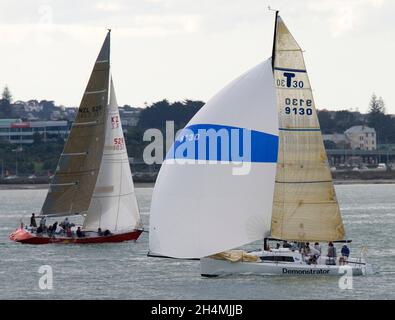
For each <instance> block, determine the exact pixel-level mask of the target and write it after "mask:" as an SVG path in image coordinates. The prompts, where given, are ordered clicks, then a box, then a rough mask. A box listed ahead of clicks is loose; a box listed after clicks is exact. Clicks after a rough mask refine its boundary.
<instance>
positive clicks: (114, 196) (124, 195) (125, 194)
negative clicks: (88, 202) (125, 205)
mask: <svg viewBox="0 0 395 320" xmlns="http://www.w3.org/2000/svg"><path fill="white" fill-rule="evenodd" d="M103 193H104V192H103ZM134 193H135V192H128V193H124V194H117V195H111V196H99V195H96V196H92V198H116V197H119V198H121V197H126V196H129V195H131V194H134Z"/></svg>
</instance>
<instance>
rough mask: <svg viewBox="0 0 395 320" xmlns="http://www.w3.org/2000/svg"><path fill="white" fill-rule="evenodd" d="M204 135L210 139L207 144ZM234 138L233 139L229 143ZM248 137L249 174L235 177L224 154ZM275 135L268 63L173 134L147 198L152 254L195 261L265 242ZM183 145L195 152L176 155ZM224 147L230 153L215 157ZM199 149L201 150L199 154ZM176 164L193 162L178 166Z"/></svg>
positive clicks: (230, 159)
mask: <svg viewBox="0 0 395 320" xmlns="http://www.w3.org/2000/svg"><path fill="white" fill-rule="evenodd" d="M209 132H210V134H212V135H213V136H211V137H213V138H212V139H211V140H210V138H209V137H208V134H209ZM233 134H235V136H236V137H237V139H236V141H234V140H232V138H231V137H233V136H232V135H233ZM248 135H250V138H251V139H250V150H249V151H250V152H251V154H250V155H249V157H248V158H245V159H244V160H243V161H244V162H243V164H244V165H248V166H249V167H250V171H249V172H247V173H246V174H241V175H235V172H234V171H233V169H234V168H235V166H237V163H238V162H239V161H240V160H237V154H236V155H235V154H234V153H233V152H231V153H232V154H231V155H230V154H229V152H230V150H229V149H233V147H234V145H235V144H237V142H239V141H238V140H239V139H242V138H241V136H243V139H244V138H245V137H246V136H248ZM277 135H278V119H277V108H276V97H275V88H274V84H273V73H272V68H271V62H270V59H269V60H267V61H265V62H263V63H261V64H259V65H258V66H256V67H254V68H253V69H251V70H250V71H248V72H246V73H245V74H243V75H242V76H240V77H239V78H238V79H236V80H234V81H233V82H231V83H230V84H229V85H228V86H226V87H225V88H224V89H222V90H221V91H220V92H219V93H218V94H217V95H215V96H214V97H213V98H212V99H210V100H209V101H208V102H207V103H206V105H205V106H203V108H202V109H201V110H200V111H199V112H198V113H197V114H196V115H195V116H194V117H193V118H192V120H191V121H190V122H189V123H188V125H187V126H186V128H185V129H184V130H183V132H182V133H181V134H180V135H179V136H178V138H177V140H176V142H175V144H174V145H173V148H172V150H171V151H170V152H169V153H168V155H167V159H166V160H165V162H164V163H163V164H162V167H161V169H160V173H159V176H158V179H157V181H156V185H155V189H154V193H153V197H152V204H151V214H150V233H149V242H150V252H151V253H153V254H160V255H164V256H171V257H176V258H200V257H203V256H208V255H211V254H214V253H218V252H221V251H224V250H228V249H231V248H235V247H238V246H241V245H244V244H246V243H249V242H252V241H255V240H258V239H262V238H263V237H264V236H265V235H266V236H267V235H268V233H269V231H270V223H271V211H272V207H271V204H272V201H273V191H274V178H275V168H276V164H275V163H276V160H277V144H278V136H277ZM223 139H224V140H223ZM218 141H220V142H218ZM206 143H207V144H206ZM217 143H220V144H221V145H220V146H219V145H217ZM183 144H187V145H189V146H190V147H193V148H194V147H196V146H197V149H198V150H195V149H194V150H195V151H196V152H195V151H194V152H192V154H189V155H184V153H183V152H178V150H180V149H182V146H183ZM226 145H227V146H228V147H229V148H226V147H225V153H224V154H223V153H220V151H222V147H224V146H226ZM201 146H204V147H203V149H202V150H203V151H204V152H201V149H199V148H200V147H201ZM219 150H220V151H219ZM237 151H239V150H236V153H237ZM205 152H208V153H205ZM180 159H184V160H185V159H187V160H191V161H187V163H180V162H179V161H177V160H180Z"/></svg>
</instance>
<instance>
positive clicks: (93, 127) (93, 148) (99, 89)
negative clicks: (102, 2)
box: [41, 32, 110, 216]
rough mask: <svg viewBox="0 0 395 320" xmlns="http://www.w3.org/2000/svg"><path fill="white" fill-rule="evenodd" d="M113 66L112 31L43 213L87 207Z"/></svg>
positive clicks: (76, 211) (98, 159) (79, 210)
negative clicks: (111, 60) (111, 64)
mask: <svg viewBox="0 0 395 320" xmlns="http://www.w3.org/2000/svg"><path fill="white" fill-rule="evenodd" d="M109 69H110V32H108V34H107V36H106V39H105V40H104V43H103V46H102V48H101V50H100V53H99V56H98V58H97V60H96V63H95V65H94V67H93V71H92V74H91V76H90V79H89V82H88V85H87V87H86V89H85V92H84V96H83V98H82V101H81V104H80V107H79V109H78V113H77V116H76V119H75V121H74V123H73V126H72V128H71V131H70V135H69V137H68V140H67V142H66V145H65V147H64V150H63V152H62V154H61V156H60V159H59V163H58V166H57V169H56V172H55V175H54V178H53V179H52V181H51V184H50V187H49V191H48V194H47V197H46V199H45V202H44V204H43V207H42V211H41V214H43V215H48V216H51V215H63V214H64V215H66V214H79V213H83V212H85V211H87V210H88V207H89V204H90V201H91V196H92V193H93V190H94V188H95V184H96V179H97V176H98V173H99V168H100V163H101V158H102V153H103V146H104V134H105V119H106V115H107V111H106V109H107V105H108V86H109Z"/></svg>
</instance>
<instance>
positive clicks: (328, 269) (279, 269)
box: [200, 258, 366, 277]
mask: <svg viewBox="0 0 395 320" xmlns="http://www.w3.org/2000/svg"><path fill="white" fill-rule="evenodd" d="M200 268H201V275H202V276H206V277H215V276H220V275H226V274H258V275H283V276H284V275H287V276H307V277H312V276H313V277H315V276H342V275H344V274H346V273H347V274H349V275H351V272H349V271H348V270H350V271H352V275H353V276H360V275H363V274H365V268H366V266H355V265H353V266H339V265H307V264H300V263H276V262H240V261H238V262H231V261H226V260H217V259H212V258H202V259H200ZM348 268H350V269H348Z"/></svg>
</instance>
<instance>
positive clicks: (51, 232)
mask: <svg viewBox="0 0 395 320" xmlns="http://www.w3.org/2000/svg"><path fill="white" fill-rule="evenodd" d="M47 234H48V237H52V236H53V229H52V225H50V226H49V227H48V229H47Z"/></svg>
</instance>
